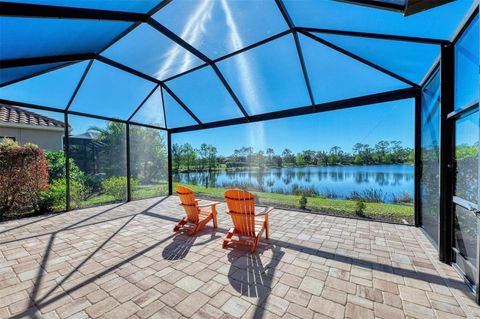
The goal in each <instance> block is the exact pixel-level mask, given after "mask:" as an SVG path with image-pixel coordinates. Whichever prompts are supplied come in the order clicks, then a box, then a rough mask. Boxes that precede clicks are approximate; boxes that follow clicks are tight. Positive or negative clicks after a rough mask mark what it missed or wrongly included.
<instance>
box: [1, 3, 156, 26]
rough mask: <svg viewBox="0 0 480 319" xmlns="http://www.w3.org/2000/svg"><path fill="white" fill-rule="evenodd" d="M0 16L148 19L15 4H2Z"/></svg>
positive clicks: (133, 20) (139, 15)
mask: <svg viewBox="0 0 480 319" xmlns="http://www.w3.org/2000/svg"><path fill="white" fill-rule="evenodd" d="M0 15H1V16H11V17H32V18H62V19H64V18H68V19H86V20H113V21H125V22H145V21H147V19H148V18H149V17H150V16H149V15H148V14H145V13H134V12H124V11H114V10H102V9H90V8H75V7H64V6H51V5H43V4H29V3H16V2H2V10H1V12H0Z"/></svg>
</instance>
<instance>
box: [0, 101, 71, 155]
mask: <svg viewBox="0 0 480 319" xmlns="http://www.w3.org/2000/svg"><path fill="white" fill-rule="evenodd" d="M64 135H65V123H64V122H62V121H58V120H55V119H52V118H50V117H48V116H45V115H42V114H38V113H34V112H31V111H27V110H25V109H23V108H21V107H18V106H12V105H5V104H0V138H2V137H8V138H12V139H14V140H15V141H17V142H18V143H20V144H24V143H33V144H36V145H38V146H39V147H40V148H42V149H46V150H51V151H61V150H62V149H63V136H64Z"/></svg>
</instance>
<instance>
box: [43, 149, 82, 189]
mask: <svg viewBox="0 0 480 319" xmlns="http://www.w3.org/2000/svg"><path fill="white" fill-rule="evenodd" d="M45 157H46V158H47V165H48V179H49V181H50V182H52V181H53V180H56V179H60V178H65V175H66V173H65V166H66V163H65V155H64V154H63V151H59V152H52V151H45ZM70 179H73V180H76V181H79V182H84V179H85V174H84V173H83V172H82V170H81V169H80V168H79V167H78V166H77V165H75V162H74V161H73V160H72V159H70Z"/></svg>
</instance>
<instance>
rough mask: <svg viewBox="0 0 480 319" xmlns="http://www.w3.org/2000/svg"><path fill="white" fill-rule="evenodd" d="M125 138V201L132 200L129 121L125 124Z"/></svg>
mask: <svg viewBox="0 0 480 319" xmlns="http://www.w3.org/2000/svg"><path fill="white" fill-rule="evenodd" d="M125 138H126V139H127V202H130V201H131V200H132V183H131V181H130V180H131V175H132V174H131V172H130V123H126V124H125Z"/></svg>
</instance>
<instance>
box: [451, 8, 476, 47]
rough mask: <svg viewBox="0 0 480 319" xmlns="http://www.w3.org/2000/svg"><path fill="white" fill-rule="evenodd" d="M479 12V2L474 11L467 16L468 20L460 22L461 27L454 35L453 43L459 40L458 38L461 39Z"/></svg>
mask: <svg viewBox="0 0 480 319" xmlns="http://www.w3.org/2000/svg"><path fill="white" fill-rule="evenodd" d="M478 12H479V8H478V4H476V5H475V7H474V8H473V10H472V12H471V13H470V15H469V16H468V17H467V18H466V20H465V21H464V22H463V23H462V24H460V29H459V30H458V31H457V32H456V33H455V35H454V38H453V41H452V43H453V45H455V44H456V43H457V42H458V40H460V38H461V37H462V35H463V34H464V33H465V31H466V30H467V28H468V27H469V26H470V25H471V23H472V21H473V19H475V18H476V17H477V15H478Z"/></svg>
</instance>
